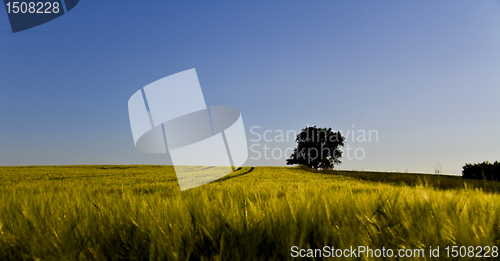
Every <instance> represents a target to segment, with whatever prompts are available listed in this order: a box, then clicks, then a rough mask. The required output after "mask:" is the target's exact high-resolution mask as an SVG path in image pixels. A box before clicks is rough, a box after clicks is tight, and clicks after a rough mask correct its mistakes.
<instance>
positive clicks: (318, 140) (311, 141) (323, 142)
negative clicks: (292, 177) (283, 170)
mask: <svg viewBox="0 0 500 261" xmlns="http://www.w3.org/2000/svg"><path fill="white" fill-rule="evenodd" d="M344 140H345V138H344V137H343V136H342V135H341V134H340V132H338V131H337V132H333V131H332V128H328V129H327V128H317V127H316V126H313V127H306V128H304V129H302V130H301V132H300V133H299V134H298V135H297V138H296V139H295V141H296V142H297V148H295V149H294V151H293V153H292V155H291V156H290V158H289V159H287V160H286V164H287V165H294V164H298V165H304V166H307V167H309V168H314V169H331V168H333V166H334V164H340V163H342V161H340V158H342V151H341V150H340V149H339V146H344Z"/></svg>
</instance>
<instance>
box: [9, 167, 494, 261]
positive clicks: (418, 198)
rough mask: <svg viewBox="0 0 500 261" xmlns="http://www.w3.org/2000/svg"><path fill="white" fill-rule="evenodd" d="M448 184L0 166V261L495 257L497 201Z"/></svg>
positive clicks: (264, 170) (269, 172)
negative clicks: (198, 181) (182, 184)
mask: <svg viewBox="0 0 500 261" xmlns="http://www.w3.org/2000/svg"><path fill="white" fill-rule="evenodd" d="M343 174H344V175H343ZM351 174H353V173H351ZM354 174H356V173H354ZM358 174H359V173H358ZM363 175H370V174H369V173H368V174H363ZM380 175H382V174H380ZM385 175H390V174H385ZM441 179H442V178H441ZM450 179H453V178H452V177H450ZM454 179H455V181H453V182H455V183H459V184H460V186H456V187H455V188H453V187H447V188H444V189H443V188H439V187H436V186H433V185H432V184H429V183H432V182H429V181H428V180H427V181H425V182H420V183H418V182H417V183H412V184H410V185H408V184H395V183H390V182H389V183H387V182H380V181H378V182H375V181H370V180H363V179H361V178H357V177H355V175H354V176H352V175H351V176H349V175H347V174H345V173H341V172H338V173H336V172H335V171H331V172H328V173H316V172H311V171H307V170H304V169H301V168H287V167H256V168H253V167H244V168H242V169H239V170H237V171H235V172H233V173H232V174H230V175H228V176H226V177H224V178H222V179H220V180H218V181H215V182H212V183H209V184H206V185H203V186H200V187H196V188H193V189H190V190H187V191H183V192H181V191H180V189H179V186H178V184H177V180H176V177H175V173H174V172H173V167H171V166H145V165H132V166H105V165H88V166H85V165H84V166H27V167H0V260H288V259H295V258H294V257H293V256H294V255H295V256H296V255H297V254H298V253H299V252H294V251H293V249H295V250H298V249H323V248H324V247H325V246H331V247H334V248H335V249H349V248H352V247H354V248H357V247H359V246H365V247H368V248H372V249H382V248H385V249H393V250H394V254H397V252H396V251H397V250H398V249H406V250H410V251H411V250H414V249H422V250H423V253H424V256H421V257H419V258H414V259H416V260H477V257H468V256H467V252H465V253H466V254H465V255H466V256H465V257H457V258H454V257H452V255H453V254H454V253H453V252H450V251H451V249H452V248H451V247H453V246H456V247H458V248H456V249H460V247H461V246H462V247H466V249H468V248H469V247H471V246H472V247H474V249H476V248H477V247H480V248H481V249H482V250H481V251H480V250H474V251H475V252H473V253H472V254H474V255H475V256H479V255H489V256H491V259H492V260H494V259H496V258H494V255H495V253H494V249H493V247H494V246H498V245H499V243H500V229H499V224H500V221H499V218H500V195H498V194H497V192H491V191H489V192H484V191H483V190H482V189H481V188H478V186H475V187H474V186H471V187H468V186H467V183H464V182H463V181H462V180H461V179H458V180H457V178H454ZM439 182H443V181H439ZM488 184H496V183H493V182H492V183H488ZM438 246H439V251H438V253H439V257H436V256H432V257H431V256H430V251H431V250H432V249H437V247H438ZM486 246H488V247H489V248H490V251H488V253H487V252H486V251H485V250H486V248H484V247H486ZM294 247H295V248H294ZM446 247H450V248H449V250H446V249H445V248H446ZM467 251H469V250H467ZM320 252H321V253H320ZM436 253H437V252H434V254H436ZM456 253H459V254H458V255H459V256H460V254H463V253H464V252H462V253H461V252H456ZM300 254H303V255H306V254H307V252H306V251H305V250H304V252H300ZM315 254H316V255H315V257H312V258H309V260H322V259H337V260H411V259H412V258H408V257H405V258H401V257H396V256H393V257H376V256H366V255H358V256H357V257H349V258H346V257H336V258H332V257H327V256H326V255H325V253H324V252H322V251H317V252H316V253H315ZM318 254H319V255H318ZM358 254H359V253H358ZM469 254H470V253H469ZM497 255H498V248H497ZM462 256H463V255H462ZM299 259H300V256H299Z"/></svg>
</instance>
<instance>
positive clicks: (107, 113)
mask: <svg viewBox="0 0 500 261" xmlns="http://www.w3.org/2000/svg"><path fill="white" fill-rule="evenodd" d="M190 68H196V70H197V73H198V77H199V80H200V83H201V87H202V90H203V93H204V96H205V100H206V103H207V105H209V106H210V105H226V106H233V107H236V108H238V109H239V110H240V111H241V113H242V116H243V121H244V124H245V127H246V130H247V136H248V140H249V146H250V145H252V144H258V146H254V149H255V150H259V148H260V150H261V152H262V147H263V146H264V145H267V146H268V147H270V148H271V149H272V148H280V149H282V150H284V149H285V148H287V147H293V145H294V144H293V141H292V140H290V141H288V142H272V143H265V142H263V141H260V142H258V143H256V142H252V141H250V139H253V140H255V139H256V135H254V134H252V133H251V132H250V128H251V127H252V126H260V129H258V130H257V131H255V130H256V129H254V132H258V133H260V134H262V133H263V132H264V131H265V130H273V131H275V130H283V131H285V132H286V131H287V130H295V131H297V132H298V131H299V130H300V129H301V128H303V127H305V126H306V125H317V126H319V127H332V128H333V129H337V130H342V131H343V132H344V133H346V132H347V130H352V129H354V130H355V133H358V131H360V130H365V131H368V130H376V131H377V132H378V136H379V137H378V141H374V140H372V141H371V142H357V141H354V142H352V140H350V139H348V141H347V144H349V145H350V146H351V147H352V148H362V149H363V151H364V152H365V157H364V158H363V159H361V160H357V159H355V158H353V159H352V160H348V159H345V160H344V163H343V164H342V165H340V166H339V167H338V168H341V169H365V170H380V171H385V170H392V171H396V170H399V171H405V170H408V171H410V172H431V173H434V166H436V165H438V164H441V166H442V172H444V173H449V174H460V173H461V167H462V165H463V164H464V163H465V162H479V161H483V160H490V161H494V160H500V137H499V136H498V135H499V134H500V102H499V101H500V99H499V98H500V2H499V1H376V2H375V1H342V2H340V1H339V2H334V1H282V0H280V1H91V0H82V1H80V3H79V4H78V5H77V6H76V7H75V8H74V9H73V10H71V11H70V12H69V13H67V14H66V15H64V16H61V17H60V18H57V19H55V20H53V21H51V22H48V23H46V24H43V25H41V26H38V27H35V28H32V29H29V30H26V31H23V32H19V33H16V34H13V33H12V32H11V30H10V26H9V24H8V19H7V13H6V11H4V10H0V165H47V164H50V165H52V164H169V159H168V156H167V155H157V154H146V153H142V152H139V151H137V150H136V149H135V147H134V144H133V139H132V134H131V130H130V124H129V119H128V109H127V102H128V99H129V98H130V96H131V95H132V94H133V93H134V92H136V91H137V90H139V89H140V88H141V87H144V86H145V85H147V84H149V83H151V82H153V81H155V80H158V79H160V78H163V77H165V76H168V75H171V74H174V73H177V72H180V71H183V70H186V69H190ZM353 125H354V128H353V127H352V126H353ZM273 133H274V134H273ZM273 133H271V134H269V133H268V136H267V137H268V138H276V137H275V136H276V134H275V133H276V132H273ZM259 146H260V147H259ZM256 148H257V149H256ZM351 154H352V151H351ZM276 155H277V154H275V156H276ZM249 156H250V157H253V158H255V157H256V156H257V155H256V153H255V152H250V153H249ZM358 156H360V154H358ZM351 157H352V155H351ZM284 162H285V158H284V157H283V158H282V159H279V160H265V159H261V160H254V161H252V160H249V161H248V162H247V164H249V165H284Z"/></svg>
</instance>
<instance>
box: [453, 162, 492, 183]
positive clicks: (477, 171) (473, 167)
mask: <svg viewBox="0 0 500 261" xmlns="http://www.w3.org/2000/svg"><path fill="white" fill-rule="evenodd" d="M463 168H464V170H463V171H462V178H466V179H484V180H500V162H498V161H495V163H489V162H488V161H485V162H483V163H476V164H468V163H466V164H465V166H464V167H463Z"/></svg>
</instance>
